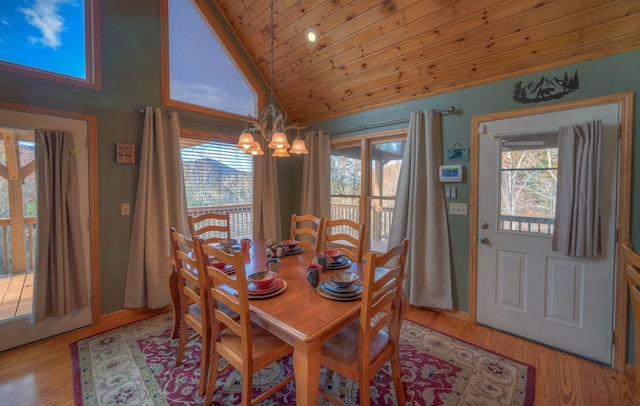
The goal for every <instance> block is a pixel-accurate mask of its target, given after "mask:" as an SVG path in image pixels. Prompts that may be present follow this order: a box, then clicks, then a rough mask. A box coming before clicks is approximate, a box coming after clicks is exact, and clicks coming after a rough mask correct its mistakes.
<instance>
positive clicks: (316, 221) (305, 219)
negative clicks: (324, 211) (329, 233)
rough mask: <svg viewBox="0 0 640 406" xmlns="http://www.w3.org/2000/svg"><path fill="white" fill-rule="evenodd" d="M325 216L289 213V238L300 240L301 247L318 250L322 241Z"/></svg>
mask: <svg viewBox="0 0 640 406" xmlns="http://www.w3.org/2000/svg"><path fill="white" fill-rule="evenodd" d="M324 222H325V218H324V217H316V216H314V215H313V214H300V215H298V214H295V213H294V214H292V215H291V233H290V235H291V237H290V238H291V239H292V240H298V241H300V245H301V246H302V247H306V248H309V249H310V250H313V251H315V252H320V245H321V243H322V238H321V237H322V227H324Z"/></svg>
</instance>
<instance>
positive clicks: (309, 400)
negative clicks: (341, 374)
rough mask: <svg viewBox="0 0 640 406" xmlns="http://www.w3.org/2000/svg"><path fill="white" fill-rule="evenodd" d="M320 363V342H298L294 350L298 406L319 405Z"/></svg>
mask: <svg viewBox="0 0 640 406" xmlns="http://www.w3.org/2000/svg"><path fill="white" fill-rule="evenodd" d="M320 361H321V358H320V341H318V340H314V341H311V342H307V343H305V342H301V341H296V343H295V346H294V349H293V370H294V373H295V382H296V404H297V405H302V406H305V405H317V404H318V385H319V382H320Z"/></svg>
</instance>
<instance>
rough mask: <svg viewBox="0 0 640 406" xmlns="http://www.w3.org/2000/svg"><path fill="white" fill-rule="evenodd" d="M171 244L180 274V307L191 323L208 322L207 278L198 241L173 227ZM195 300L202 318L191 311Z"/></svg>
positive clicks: (200, 323)
mask: <svg viewBox="0 0 640 406" xmlns="http://www.w3.org/2000/svg"><path fill="white" fill-rule="evenodd" d="M170 234H171V246H172V249H173V256H174V259H175V262H176V271H177V274H178V290H179V293H180V309H181V311H183V312H185V313H187V315H186V316H185V317H186V319H187V320H186V321H187V323H188V324H189V325H192V326H193V324H194V323H195V324H196V325H200V326H201V325H202V324H207V322H206V320H208V319H207V317H208V312H207V307H208V303H207V294H206V279H205V277H204V275H203V273H202V272H199V271H198V270H200V269H204V265H203V256H202V253H201V251H200V248H199V246H198V244H197V243H195V242H194V241H193V240H192V239H190V238H188V237H187V236H185V235H183V234H181V233H179V232H178V231H176V229H175V228H173V227H172V228H171V230H170ZM191 302H193V303H196V304H198V305H199V306H200V309H201V312H202V316H201V318H199V317H197V316H194V315H192V314H188V313H189V304H190V303H191Z"/></svg>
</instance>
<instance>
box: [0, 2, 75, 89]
mask: <svg viewBox="0 0 640 406" xmlns="http://www.w3.org/2000/svg"><path fill="white" fill-rule="evenodd" d="M84 47H85V46H84V2H83V0H0V60H3V61H6V62H11V63H15V64H19V65H26V66H30V67H34V68H37V69H43V70H47V71H52V72H56V73H60V74H63V75H67V76H73V77H77V78H82V79H84V78H86V76H85V53H84Z"/></svg>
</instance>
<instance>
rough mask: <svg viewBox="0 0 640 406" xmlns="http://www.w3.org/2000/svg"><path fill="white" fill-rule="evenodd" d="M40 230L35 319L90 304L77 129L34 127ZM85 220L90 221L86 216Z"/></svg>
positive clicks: (62, 314) (38, 222) (41, 319)
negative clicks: (75, 132)
mask: <svg viewBox="0 0 640 406" xmlns="http://www.w3.org/2000/svg"><path fill="white" fill-rule="evenodd" d="M35 138H36V143H35V144H36V181H37V183H38V212H37V217H38V221H37V224H38V232H37V244H36V246H37V253H36V265H35V267H36V271H35V276H34V278H35V280H34V310H33V321H34V322H36V323H39V322H42V321H44V320H45V318H47V317H57V316H64V315H66V314H69V313H71V312H73V311H74V310H76V309H83V308H86V307H87V306H89V294H88V292H87V279H86V271H85V270H86V266H87V263H86V261H87V259H86V258H85V257H84V249H83V240H82V238H83V237H82V229H81V227H82V221H83V219H81V218H80V217H79V216H78V213H77V208H78V207H79V206H80V184H79V179H78V167H77V162H76V157H75V149H74V148H75V147H74V141H73V134H72V133H70V132H68V131H58V130H37V131H36V137H35ZM84 221H87V220H86V219H84Z"/></svg>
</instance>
